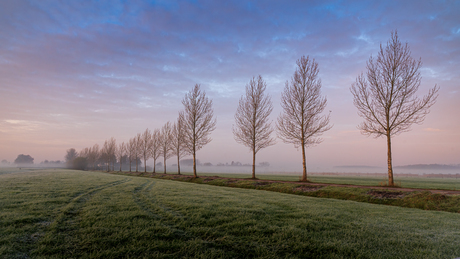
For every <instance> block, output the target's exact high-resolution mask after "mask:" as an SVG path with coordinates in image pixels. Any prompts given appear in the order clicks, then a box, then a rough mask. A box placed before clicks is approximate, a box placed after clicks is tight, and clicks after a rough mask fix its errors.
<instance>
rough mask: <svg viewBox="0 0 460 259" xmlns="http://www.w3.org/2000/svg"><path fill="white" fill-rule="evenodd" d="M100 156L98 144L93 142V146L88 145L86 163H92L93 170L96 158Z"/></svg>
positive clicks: (96, 161)
mask: <svg viewBox="0 0 460 259" xmlns="http://www.w3.org/2000/svg"><path fill="white" fill-rule="evenodd" d="M99 158H100V150H99V145H98V144H94V146H92V147H90V148H89V150H88V156H87V159H88V164H90V165H92V168H93V170H96V165H97V163H98V160H99Z"/></svg>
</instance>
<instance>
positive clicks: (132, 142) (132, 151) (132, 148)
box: [127, 138, 137, 172]
mask: <svg viewBox="0 0 460 259" xmlns="http://www.w3.org/2000/svg"><path fill="white" fill-rule="evenodd" d="M136 148H137V146H136V138H131V139H129V142H128V147H127V151H128V157H129V172H131V171H132V167H131V163H132V162H133V160H134V159H136ZM136 163H137V161H136Z"/></svg>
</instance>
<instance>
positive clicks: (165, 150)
mask: <svg viewBox="0 0 460 259" xmlns="http://www.w3.org/2000/svg"><path fill="white" fill-rule="evenodd" d="M171 139H172V127H171V122H169V121H168V122H167V123H166V124H165V125H163V127H162V128H161V135H160V142H161V143H160V146H161V156H162V157H163V166H164V171H163V172H164V173H165V174H166V160H167V159H168V158H170V157H172V156H173V155H174V154H173V152H172V150H173V147H172V145H171Z"/></svg>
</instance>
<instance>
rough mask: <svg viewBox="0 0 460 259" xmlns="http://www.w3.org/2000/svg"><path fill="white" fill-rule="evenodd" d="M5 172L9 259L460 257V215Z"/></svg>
mask: <svg viewBox="0 0 460 259" xmlns="http://www.w3.org/2000/svg"><path fill="white" fill-rule="evenodd" d="M1 170H2V171H0V207H1V208H2V209H1V211H0V219H1V220H0V224H1V227H0V257H1V258H29V257H30V258H70V257H73V258H81V257H83V258H115V257H117V258H134V257H135V258H138V257H140V258H177V257H192V258H234V257H259V258H278V257H289V258H308V257H311V258H455V257H458V256H460V246H458V244H459V243H460V214H459V213H449V212H442V211H425V210H420V209H411V208H401V207H394V206H384V205H376V204H369V203H362V202H354V201H347V200H338V199H325V198H313V197H306V196H300V195H292V194H284V193H277V192H267V191H260V190H254V189H241V188H228V187H221V186H213V185H204V184H194V183H188V182H179V181H169V180H162V179H155V178H146V177H134V176H126V175H116V174H106V173H101V172H86V171H72V170H63V169H56V170H19V169H1ZM413 181H415V180H413ZM446 181H447V180H446ZM414 184H416V183H414ZM423 184H425V185H427V184H429V183H423ZM437 184H438V185H439V184H441V183H437Z"/></svg>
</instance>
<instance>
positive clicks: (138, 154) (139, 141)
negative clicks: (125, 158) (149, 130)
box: [134, 133, 142, 173]
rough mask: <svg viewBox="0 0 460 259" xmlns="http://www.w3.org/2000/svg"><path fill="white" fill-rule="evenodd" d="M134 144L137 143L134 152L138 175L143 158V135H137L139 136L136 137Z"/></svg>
mask: <svg viewBox="0 0 460 259" xmlns="http://www.w3.org/2000/svg"><path fill="white" fill-rule="evenodd" d="M134 143H135V150H134V155H135V158H136V173H137V172H139V160H140V157H141V153H142V134H141V133H137V135H136V136H135V137H134Z"/></svg>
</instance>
